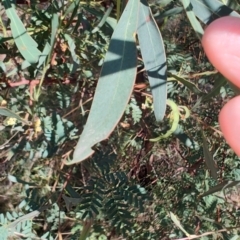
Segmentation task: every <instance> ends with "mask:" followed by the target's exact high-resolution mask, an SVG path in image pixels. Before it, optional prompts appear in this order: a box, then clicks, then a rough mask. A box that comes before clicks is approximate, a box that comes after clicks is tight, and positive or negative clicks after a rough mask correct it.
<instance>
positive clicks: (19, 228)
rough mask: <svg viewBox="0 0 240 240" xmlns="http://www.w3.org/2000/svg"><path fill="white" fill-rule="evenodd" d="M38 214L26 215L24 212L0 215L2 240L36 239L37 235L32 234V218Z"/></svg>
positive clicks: (0, 237)
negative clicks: (17, 238) (12, 239)
mask: <svg viewBox="0 0 240 240" xmlns="http://www.w3.org/2000/svg"><path fill="white" fill-rule="evenodd" d="M38 214H39V212H38V211H33V212H31V213H29V214H26V215H23V213H22V212H19V213H17V212H12V213H10V212H7V213H6V214H5V215H4V214H0V225H1V226H0V239H2V240H7V239H9V238H10V237H19V236H21V237H24V239H29V240H30V239H33V238H35V237H36V235H35V234H34V233H33V232H32V218H33V217H34V216H36V215H38Z"/></svg>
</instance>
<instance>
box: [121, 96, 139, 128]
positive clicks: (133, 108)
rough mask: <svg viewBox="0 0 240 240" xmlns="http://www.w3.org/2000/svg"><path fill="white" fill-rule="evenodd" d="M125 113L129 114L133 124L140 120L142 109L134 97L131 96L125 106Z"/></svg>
mask: <svg viewBox="0 0 240 240" xmlns="http://www.w3.org/2000/svg"><path fill="white" fill-rule="evenodd" d="M125 113H126V114H131V116H132V118H133V122H134V124H136V123H138V122H140V120H141V118H142V110H141V109H140V107H139V106H138V105H137V102H136V99H135V98H131V101H130V103H129V104H128V105H127V107H126V110H125Z"/></svg>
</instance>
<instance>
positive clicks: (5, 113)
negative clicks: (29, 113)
mask: <svg viewBox="0 0 240 240" xmlns="http://www.w3.org/2000/svg"><path fill="white" fill-rule="evenodd" d="M0 115H2V116H6V117H11V118H16V119H17V120H19V121H21V122H23V123H25V124H27V125H29V122H28V121H26V120H24V119H22V118H21V117H20V116H19V115H18V114H16V113H14V112H12V111H11V110H9V109H7V108H5V107H0Z"/></svg>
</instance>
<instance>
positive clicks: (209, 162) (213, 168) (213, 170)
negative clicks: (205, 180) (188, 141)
mask: <svg viewBox="0 0 240 240" xmlns="http://www.w3.org/2000/svg"><path fill="white" fill-rule="evenodd" d="M202 138H203V154H204V158H205V161H206V165H207V167H208V169H209V170H210V173H211V176H212V177H213V178H214V179H215V180H217V179H218V175H217V167H216V163H215V161H214V159H213V155H212V153H211V152H210V151H209V149H208V144H207V141H206V138H205V136H204V134H202Z"/></svg>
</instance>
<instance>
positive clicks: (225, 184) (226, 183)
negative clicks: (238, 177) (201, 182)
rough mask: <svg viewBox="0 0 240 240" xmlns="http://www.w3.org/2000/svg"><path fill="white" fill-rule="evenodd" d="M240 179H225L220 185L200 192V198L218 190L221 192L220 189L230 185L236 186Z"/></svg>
mask: <svg viewBox="0 0 240 240" xmlns="http://www.w3.org/2000/svg"><path fill="white" fill-rule="evenodd" d="M239 183H240V181H233V182H231V181H224V182H222V183H219V184H218V185H216V186H214V187H211V188H210V189H209V190H208V191H206V192H204V193H202V194H200V195H199V196H198V198H203V197H206V196H208V195H210V194H213V193H216V192H219V191H223V190H224V189H226V188H229V187H234V186H236V185H237V184H239Z"/></svg>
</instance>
